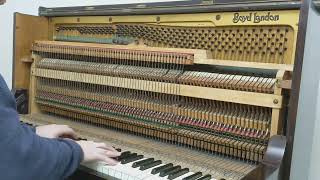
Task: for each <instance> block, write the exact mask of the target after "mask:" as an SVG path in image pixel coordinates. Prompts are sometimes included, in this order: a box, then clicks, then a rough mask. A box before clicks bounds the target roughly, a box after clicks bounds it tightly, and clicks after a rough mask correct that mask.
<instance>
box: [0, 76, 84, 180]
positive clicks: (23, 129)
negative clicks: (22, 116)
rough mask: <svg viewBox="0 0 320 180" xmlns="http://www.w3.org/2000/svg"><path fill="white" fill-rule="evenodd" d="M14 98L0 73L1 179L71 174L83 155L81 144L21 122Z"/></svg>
mask: <svg viewBox="0 0 320 180" xmlns="http://www.w3.org/2000/svg"><path fill="white" fill-rule="evenodd" d="M13 99H14V98H13V97H12V95H11V94H10V91H9V90H8V88H7V87H6V85H5V84H4V81H3V79H2V78H1V77H0V149H1V156H0V172H6V173H2V174H1V179H7V180H11V179H12V180H15V179H46V180H51V179H52V180H59V179H65V178H66V177H68V176H69V175H71V174H72V173H73V172H74V171H75V170H76V168H77V167H78V166H79V164H80V162H81V160H82V157H83V152H82V150H81V148H80V146H79V145H78V144H77V143H75V142H74V141H71V140H64V139H47V138H42V137H39V136H38V135H36V134H35V133H34V132H33V130H32V129H31V128H30V127H27V126H25V125H21V123H20V122H19V116H18V114H17V112H16V110H15V106H14V103H13V102H12V101H13ZM12 104H13V105H12Z"/></svg>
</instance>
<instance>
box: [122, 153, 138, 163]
mask: <svg viewBox="0 0 320 180" xmlns="http://www.w3.org/2000/svg"><path fill="white" fill-rule="evenodd" d="M143 157H144V156H143V155H136V156H130V157H128V158H126V159H123V160H122V161H121V164H128V163H131V162H134V161H137V160H140V159H142V158H143Z"/></svg>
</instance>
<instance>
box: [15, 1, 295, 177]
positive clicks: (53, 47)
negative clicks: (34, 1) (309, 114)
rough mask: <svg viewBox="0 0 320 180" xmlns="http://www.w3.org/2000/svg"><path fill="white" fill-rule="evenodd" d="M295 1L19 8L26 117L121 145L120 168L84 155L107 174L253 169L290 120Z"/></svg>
mask: <svg viewBox="0 0 320 180" xmlns="http://www.w3.org/2000/svg"><path fill="white" fill-rule="evenodd" d="M292 4H294V3H291V5H290V3H288V4H287V5H285V6H277V7H276V8H275V7H273V8H272V7H271V8H270V7H269V8H267V7H266V8H264V3H258V5H257V7H260V8H258V9H259V11H258V10H254V9H253V10H247V11H230V10H228V11H225V12H224V11H223V9H222V11H221V10H220V11H217V12H216V11H215V10H214V8H213V10H212V11H211V12H210V11H208V10H207V12H201V8H202V9H203V8H204V7H207V8H208V9H210V7H214V6H213V5H203V4H202V5H188V4H184V5H183V4H182V5H179V3H178V5H176V6H174V5H172V4H171V5H170V7H169V5H168V3H164V4H163V6H161V5H159V4H157V3H156V4H151V5H150V6H149V5H148V6H146V7H140V6H139V5H127V6H125V5H124V6H110V7H109V8H110V11H108V6H106V7H103V8H101V9H105V10H104V11H103V12H102V11H98V10H97V11H95V7H83V8H81V7H80V8H79V7H78V9H76V8H54V9H52V8H49V9H48V8H40V15H41V16H39V17H35V16H28V15H23V14H18V13H17V14H16V15H15V18H16V20H15V21H16V22H15V25H16V28H15V40H16V42H15V63H14V87H15V88H16V89H25V90H27V92H28V98H27V99H28V102H29V103H28V106H29V113H28V114H26V115H21V120H22V121H24V122H27V123H30V124H34V125H41V124H50V123H56V124H67V125H70V126H71V127H72V128H74V129H75V130H76V131H77V132H78V133H79V134H80V136H81V137H82V138H85V139H90V140H96V141H103V142H107V143H108V144H111V145H113V146H114V147H116V148H118V149H119V150H120V149H121V150H122V152H123V157H120V158H122V161H121V163H120V164H119V165H117V166H116V167H109V166H105V165H102V164H84V165H83V167H86V168H89V169H93V170H94V171H97V172H99V173H100V174H105V175H108V177H109V178H115V179H124V180H126V179H128V180H129V179H134V180H140V179H217V180H223V179H243V178H244V179H245V178H246V177H247V175H248V174H250V172H252V171H254V170H255V169H256V168H257V167H258V166H259V165H260V164H261V163H263V162H264V160H265V156H266V154H267V153H266V152H268V151H267V149H268V144H270V141H271V140H272V139H273V138H272V137H275V136H278V135H282V134H283V133H284V130H285V128H284V127H285V118H286V112H287V104H288V97H289V95H290V88H289V85H288V84H290V80H291V75H292V71H293V64H294V54H295V47H296V40H297V32H298V26H297V24H298V20H299V10H298V9H295V7H294V6H292ZM159 7H165V8H159ZM181 7H182V8H181ZM280 7H281V8H280ZM96 8H97V9H98V8H99V7H96ZM126 8H129V9H130V8H131V10H132V11H125V10H126ZM188 8H189V9H192V8H193V9H194V12H193V11H188V12H181V13H179V10H180V9H188ZM197 8H199V9H197ZM277 8H278V9H277ZM121 9H122V10H121ZM163 9H166V10H167V11H168V13H166V12H163V11H164V10H163ZM204 9H205V8H204ZM90 10H92V12H100V13H102V14H99V13H96V14H94V13H92V14H91V13H90ZM147 10H149V11H147ZM170 10H171V11H174V10H176V11H174V12H175V13H173V12H171V11H170ZM134 12H135V13H134ZM139 12H141V13H140V14H139ZM146 12H149V13H146ZM128 151H129V152H130V153H131V154H130V153H129V152H128ZM134 153H136V154H134ZM163 165H166V166H165V167H163ZM158 167H161V168H158ZM156 172H158V173H156ZM257 179H258V178H257Z"/></svg>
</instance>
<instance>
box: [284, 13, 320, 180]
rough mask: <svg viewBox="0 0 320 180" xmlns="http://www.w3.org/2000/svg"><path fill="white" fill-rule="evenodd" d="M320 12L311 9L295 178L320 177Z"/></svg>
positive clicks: (296, 133) (292, 167)
mask: <svg viewBox="0 0 320 180" xmlns="http://www.w3.org/2000/svg"><path fill="white" fill-rule="evenodd" d="M319 22H320V13H319V12H316V11H315V10H313V9H310V12H309V19H308V27H307V36H306V46H305V54H304V63H303V68H302V79H301V89H300V98H299V106H298V114H297V122H296V130H295V136H294V137H295V138H294V146H293V157H292V166H291V176H290V179H291V180H318V179H320V171H319V166H320V155H319V150H320V133H319V130H320V117H319V114H320V97H319V96H320V87H319V86H320V82H319V81H320V71H319V67H320V51H319V43H320V34H319V31H320V23H319Z"/></svg>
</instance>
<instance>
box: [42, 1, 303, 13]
mask: <svg viewBox="0 0 320 180" xmlns="http://www.w3.org/2000/svg"><path fill="white" fill-rule="evenodd" d="M300 6H301V1H298V0H292V1H283V0H271V1H270V0H191V1H170V2H156V3H136V4H119V5H100V6H75V7H57V8H46V7H39V15H40V16H47V17H58V16H99V15H101V16H103V15H108V16H109V15H110V16H121V15H152V14H183V13H208V12H228V11H249V10H255V11H259V10H291V9H299V8H300Z"/></svg>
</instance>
